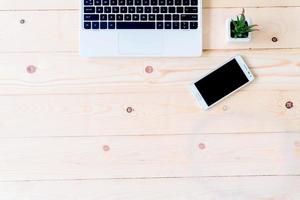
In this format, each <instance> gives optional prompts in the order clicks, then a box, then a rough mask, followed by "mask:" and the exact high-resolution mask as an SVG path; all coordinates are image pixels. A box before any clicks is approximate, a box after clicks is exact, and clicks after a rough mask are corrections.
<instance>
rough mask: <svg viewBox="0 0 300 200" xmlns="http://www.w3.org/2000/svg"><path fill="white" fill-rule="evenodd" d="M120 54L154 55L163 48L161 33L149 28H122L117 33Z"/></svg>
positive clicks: (159, 52)
mask: <svg viewBox="0 0 300 200" xmlns="http://www.w3.org/2000/svg"><path fill="white" fill-rule="evenodd" d="M118 39H119V41H118V45H119V53H120V54H122V55H137V56H138V55H153V54H154V55H155V54H161V53H162V50H163V33H161V32H157V31H149V30H122V31H119V34H118Z"/></svg>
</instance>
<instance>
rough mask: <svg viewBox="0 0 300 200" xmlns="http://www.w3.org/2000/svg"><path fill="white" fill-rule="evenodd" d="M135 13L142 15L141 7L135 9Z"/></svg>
mask: <svg viewBox="0 0 300 200" xmlns="http://www.w3.org/2000/svg"><path fill="white" fill-rule="evenodd" d="M136 12H137V13H143V12H144V9H143V7H136Z"/></svg>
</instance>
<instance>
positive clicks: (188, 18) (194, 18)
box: [181, 14, 198, 21]
mask: <svg viewBox="0 0 300 200" xmlns="http://www.w3.org/2000/svg"><path fill="white" fill-rule="evenodd" d="M181 20H182V21H197V20H198V15H186V14H183V15H181Z"/></svg>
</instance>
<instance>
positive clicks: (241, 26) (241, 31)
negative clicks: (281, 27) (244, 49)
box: [231, 8, 258, 38]
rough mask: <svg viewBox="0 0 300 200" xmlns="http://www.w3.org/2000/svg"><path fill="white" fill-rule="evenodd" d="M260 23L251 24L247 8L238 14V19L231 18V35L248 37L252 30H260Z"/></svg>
mask: <svg viewBox="0 0 300 200" xmlns="http://www.w3.org/2000/svg"><path fill="white" fill-rule="evenodd" d="M257 26H258V25H256V24H254V25H249V24H248V22H247V21H246V17H245V9H244V8H243V12H242V13H241V14H240V15H238V16H237V18H236V20H233V19H232V20H231V36H232V37H233V38H246V37H248V35H249V33H250V32H253V31H258V29H257V28H255V27H257Z"/></svg>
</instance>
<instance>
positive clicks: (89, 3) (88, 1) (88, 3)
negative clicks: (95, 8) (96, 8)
mask: <svg viewBox="0 0 300 200" xmlns="http://www.w3.org/2000/svg"><path fill="white" fill-rule="evenodd" d="M84 5H85V6H92V5H93V0H84Z"/></svg>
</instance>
